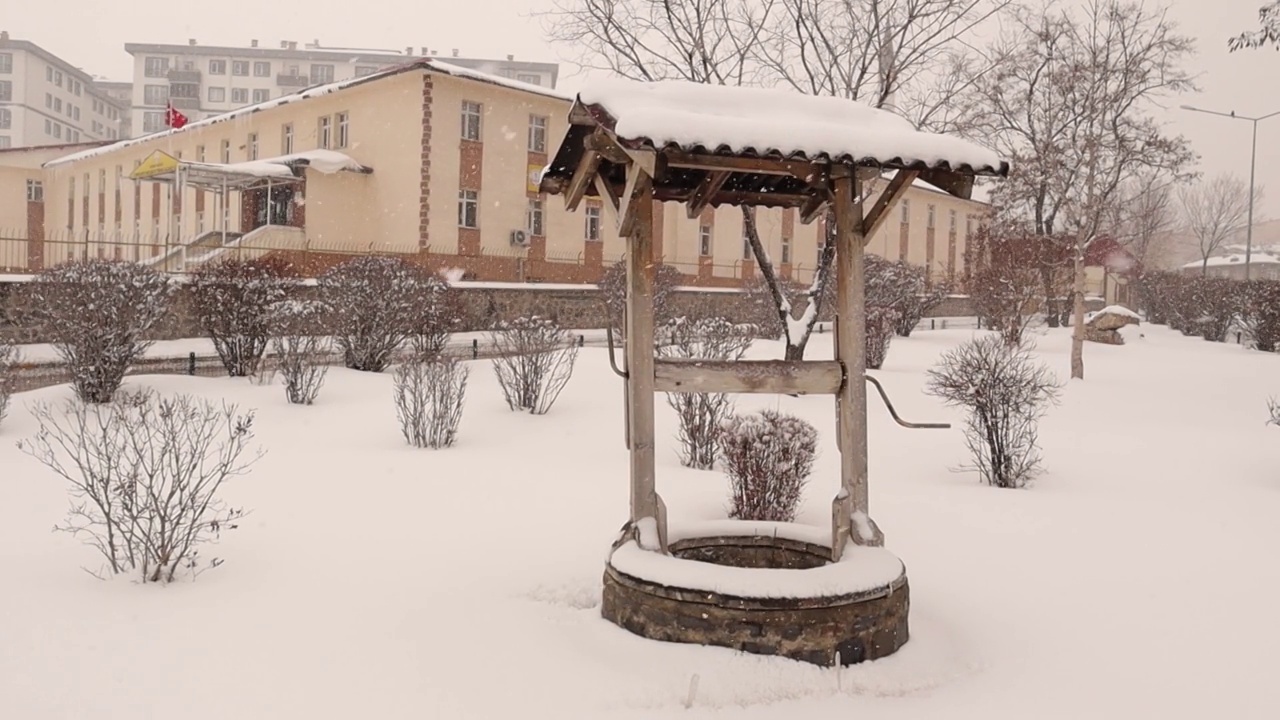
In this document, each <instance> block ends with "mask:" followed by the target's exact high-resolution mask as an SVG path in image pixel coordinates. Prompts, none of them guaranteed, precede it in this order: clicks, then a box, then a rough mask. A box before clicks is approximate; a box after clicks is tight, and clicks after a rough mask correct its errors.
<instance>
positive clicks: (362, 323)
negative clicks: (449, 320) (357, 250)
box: [318, 255, 441, 372]
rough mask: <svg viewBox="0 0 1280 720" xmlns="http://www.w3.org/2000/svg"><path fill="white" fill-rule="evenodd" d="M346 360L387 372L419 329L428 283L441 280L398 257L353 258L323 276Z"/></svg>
mask: <svg viewBox="0 0 1280 720" xmlns="http://www.w3.org/2000/svg"><path fill="white" fill-rule="evenodd" d="M318 280H319V284H320V298H321V300H323V301H324V302H325V303H326V304H327V305H328V306H329V308H330V313H329V318H330V322H331V324H332V327H333V335H334V338H335V341H336V342H337V344H338V348H339V349H341V350H342V356H343V362H344V363H346V366H347V367H349V368H351V369H353V370H364V371H367V372H382V371H383V370H385V369H386V368H387V366H388V365H390V364H391V361H392V359H393V355H394V353H395V351H396V349H397V348H399V347H400V345H401V344H403V343H404V342H405V340H408V339H409V338H411V337H413V336H414V335H416V334H419V333H420V332H421V330H422V327H423V314H424V312H425V310H424V308H423V306H422V302H423V299H424V298H425V297H428V296H429V291H428V288H430V287H432V286H433V285H434V284H437V283H440V282H441V281H440V279H439V278H437V277H436V276H434V275H432V274H431V273H430V272H428V271H427V270H426V268H423V267H422V266H420V265H416V264H414V263H411V262H409V261H408V260H404V259H402V258H398V257H389V256H379V255H367V256H362V257H357V258H352V259H351V260H348V261H346V262H344V263H342V264H341V265H338V266H337V267H334V268H332V269H330V270H328V271H326V272H325V273H324V274H322V275H321V276H320V277H319V279H318Z"/></svg>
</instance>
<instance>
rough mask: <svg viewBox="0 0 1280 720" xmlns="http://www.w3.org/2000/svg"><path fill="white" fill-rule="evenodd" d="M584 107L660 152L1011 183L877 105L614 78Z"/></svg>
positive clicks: (585, 94) (990, 158) (964, 146)
mask: <svg viewBox="0 0 1280 720" xmlns="http://www.w3.org/2000/svg"><path fill="white" fill-rule="evenodd" d="M578 101H579V102H580V103H582V104H584V105H587V106H596V107H598V108H599V109H600V110H602V111H604V113H605V114H607V115H608V116H609V119H610V120H612V121H613V123H614V126H613V128H612V129H613V131H614V132H615V133H616V134H617V135H618V137H619V138H621V139H625V140H631V141H637V140H639V141H645V142H647V143H651V144H652V145H654V146H655V147H664V146H671V145H676V146H679V147H680V148H683V149H685V150H693V149H703V150H710V151H713V152H726V151H727V152H730V153H734V154H754V155H761V156H782V157H786V158H795V159H806V160H820V159H831V160H835V161H841V162H858V163H868V162H869V163H874V164H877V165H882V166H889V167H919V168H942V169H949V170H967V171H969V172H972V173H975V174H982V175H1003V174H1005V173H1007V172H1008V163H1006V162H1004V161H1003V160H1001V159H1000V156H999V155H998V154H997V153H995V152H994V151H992V150H989V149H987V148H984V147H982V146H980V145H977V144H975V143H972V142H969V141H967V140H962V139H960V138H956V137H950V136H947V135H939V134H936V133H929V132H922V131H920V130H917V129H916V128H915V127H913V126H912V125H911V123H910V122H909V121H908V120H906V119H905V118H903V117H901V116H898V115H895V114H893V113H891V112H888V111H885V110H880V109H877V108H873V107H871V106H869V105H866V104H863V103H860V102H856V101H853V100H845V99H842V98H834V97H819V96H815V95H805V94H802V93H797V92H792V91H786V90H777V89H770V88H751V87H729V86H723V85H703V84H699V83H692V82H685V81H678V80H664V81H660V82H636V81H633V80H621V79H616V78H610V79H605V80H597V81H593V82H591V83H589V84H588V85H587V86H586V87H585V88H584V89H583V90H582V92H580V93H579V94H578Z"/></svg>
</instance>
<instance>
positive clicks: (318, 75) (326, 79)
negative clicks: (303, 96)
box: [311, 65, 333, 85]
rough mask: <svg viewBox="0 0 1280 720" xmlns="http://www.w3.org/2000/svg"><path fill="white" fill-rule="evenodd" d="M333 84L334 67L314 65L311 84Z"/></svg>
mask: <svg viewBox="0 0 1280 720" xmlns="http://www.w3.org/2000/svg"><path fill="white" fill-rule="evenodd" d="M331 82H333V66H332V65H312V66H311V83H312V84H313V85H319V84H320V83H331Z"/></svg>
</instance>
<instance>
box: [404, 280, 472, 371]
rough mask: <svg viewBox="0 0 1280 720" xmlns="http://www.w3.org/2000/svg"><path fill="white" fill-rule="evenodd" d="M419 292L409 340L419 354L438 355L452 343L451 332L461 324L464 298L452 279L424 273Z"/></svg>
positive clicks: (421, 356)
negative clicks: (462, 298) (451, 281)
mask: <svg viewBox="0 0 1280 720" xmlns="http://www.w3.org/2000/svg"><path fill="white" fill-rule="evenodd" d="M418 294H419V297H418V312H417V317H416V322H415V323H414V326H413V332H412V333H411V334H410V335H409V344H410V347H412V349H413V354H414V355H415V356H417V357H420V358H432V357H438V356H439V355H440V354H441V353H443V352H444V349H445V346H447V345H448V344H449V336H450V335H451V334H453V333H454V332H455V331H456V330H457V329H458V327H459V326H460V325H461V324H462V319H463V318H462V316H463V311H462V301H461V299H460V298H459V297H458V293H457V292H456V291H455V290H454V289H453V288H451V287H450V286H449V283H447V282H445V281H444V280H443V279H441V278H440V277H438V276H435V275H424V276H423V278H422V280H421V284H420V285H419V287H418Z"/></svg>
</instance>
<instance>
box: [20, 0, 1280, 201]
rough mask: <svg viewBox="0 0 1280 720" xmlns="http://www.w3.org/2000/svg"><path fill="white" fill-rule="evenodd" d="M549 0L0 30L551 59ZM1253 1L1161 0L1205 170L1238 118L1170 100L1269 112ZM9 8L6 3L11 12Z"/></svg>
mask: <svg viewBox="0 0 1280 720" xmlns="http://www.w3.org/2000/svg"><path fill="white" fill-rule="evenodd" d="M550 2H551V0H427V2H419V3H415V2H410V1H406V0H341V1H339V0H309V2H306V3H301V4H299V3H282V2H267V1H265V0H217V1H216V2H209V3H200V2H183V3H172V2H169V3H163V2H147V3H143V2H140V1H139V0H115V2H103V0H61V1H60V2H57V3H41V2H21V3H19V2H12V3H7V5H8V6H7V7H6V8H5V11H4V13H3V17H0V29H4V30H8V31H9V32H10V34H11V35H12V36H13V37H15V38H21V39H25V40H32V41H34V42H36V43H38V44H39V45H41V46H43V47H45V48H46V49H48V50H50V51H52V52H54V53H56V54H58V55H60V56H62V57H63V58H65V59H67V60H69V61H70V62H72V63H75V64H77V65H79V66H80V67H82V68H84V69H85V70H86V71H87V72H90V73H92V74H95V75H104V76H106V77H108V78H109V79H112V80H127V79H129V78H130V74H131V68H132V65H131V58H130V57H129V56H128V55H127V54H126V53H125V52H124V44H125V43H126V42H157V43H182V42H186V40H187V39H188V38H195V39H196V40H198V41H199V42H200V43H202V44H210V45H213V44H229V45H246V46H247V45H248V44H249V40H251V39H255V38H256V39H258V40H260V41H261V42H262V43H263V44H264V45H270V44H276V45H278V43H279V41H280V40H296V41H298V43H299V44H300V45H301V44H302V43H304V42H310V41H313V40H316V39H319V41H320V42H321V44H324V45H331V46H342V47H378V48H387V49H396V48H399V49H403V48H405V47H407V46H410V45H412V46H414V47H421V46H427V47H430V48H432V49H435V50H438V51H440V54H441V55H447V54H448V53H449V51H450V50H451V49H453V48H457V49H458V50H460V51H461V54H462V55H464V56H470V57H503V56H505V55H508V54H514V55H515V56H516V57H517V58H519V59H527V60H540V61H562V60H563V59H564V58H566V57H568V54H567V53H565V52H564V50H563V48H557V47H553V46H550V45H548V43H547V42H546V40H545V38H544V36H543V33H542V28H541V26H540V24H539V23H538V22H537V21H536V20H535V19H533V18H532V17H531V13H533V12H534V11H536V10H538V9H541V8H546V7H549V5H550ZM1262 3H1263V0H1172V2H1170V3H1169V5H1170V9H1171V13H1172V15H1173V16H1174V18H1175V19H1176V20H1177V21H1178V22H1179V23H1180V25H1181V26H1182V28H1183V30H1184V32H1187V33H1188V34H1190V35H1193V36H1195V37H1196V38H1198V40H1199V51H1200V52H1199V55H1198V56H1197V58H1196V59H1195V61H1194V70H1195V71H1197V72H1199V73H1200V85H1201V87H1202V90H1203V91H1202V92H1201V93H1198V94H1196V95H1194V96H1189V97H1186V98H1182V99H1180V100H1177V101H1174V102H1173V103H1171V104H1170V107H1169V109H1168V110H1167V111H1166V112H1164V113H1163V115H1164V119H1165V120H1166V121H1167V122H1168V123H1169V124H1170V125H1171V126H1172V127H1173V128H1174V130H1175V131H1177V132H1180V133H1183V134H1185V135H1186V136H1187V137H1189V138H1190V139H1191V140H1192V142H1193V143H1194V145H1195V148H1196V150H1197V151H1198V152H1199V153H1200V155H1201V169H1202V171H1204V172H1206V173H1210V174H1213V173H1219V172H1228V171H1230V172H1235V173H1237V174H1239V175H1240V176H1241V177H1243V178H1247V177H1248V172H1249V131H1250V124H1249V123H1246V122H1242V121H1233V120H1228V119H1225V118H1215V117H1211V116H1207V115H1200V114H1196V113H1189V112H1186V111H1183V110H1179V109H1177V106H1178V105H1179V104H1182V103H1187V104H1192V105H1196V106H1198V107H1203V108H1207V109H1214V110H1222V111H1230V110H1234V111H1236V112H1237V113H1239V114H1242V115H1253V116H1258V115H1264V114H1267V113H1270V112H1273V111H1277V110H1280V52H1276V51H1275V50H1272V49H1266V50H1255V51H1242V52H1237V53H1228V52H1227V48H1226V40H1227V38H1228V37H1230V36H1231V35H1233V34H1235V33H1238V32H1240V31H1241V30H1244V29H1253V28H1256V27H1257V11H1258V7H1259V6H1260V5H1261V4H1262ZM15 5H16V7H15ZM561 73H562V76H561V77H562V82H561V87H562V88H564V89H568V90H574V89H576V87H577V85H578V84H579V83H580V82H581V79H580V78H579V77H573V75H574V68H572V67H569V66H565V67H562V70H561ZM1258 130H1259V131H1258V183H1259V184H1263V185H1267V186H1269V187H1270V188H1272V190H1271V192H1268V193H1267V197H1266V199H1265V200H1264V202H1263V204H1262V208H1261V209H1262V210H1263V211H1264V212H1265V214H1266V216H1267V217H1269V218H1280V116H1277V117H1274V118H1272V119H1271V120H1268V121H1266V122H1264V123H1261V124H1260V125H1259V128H1258Z"/></svg>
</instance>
